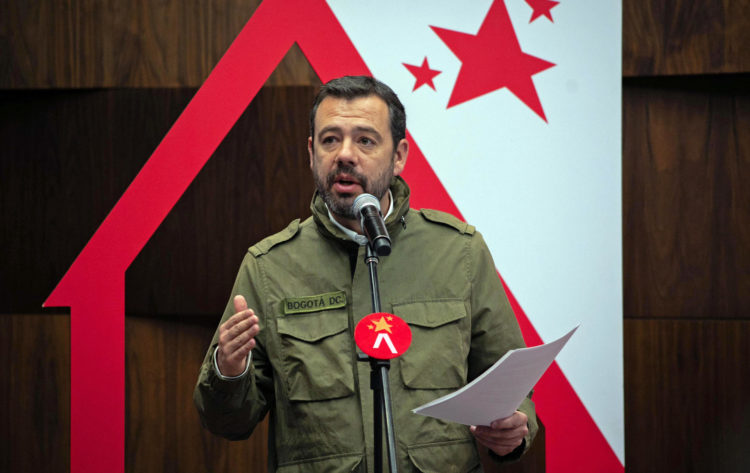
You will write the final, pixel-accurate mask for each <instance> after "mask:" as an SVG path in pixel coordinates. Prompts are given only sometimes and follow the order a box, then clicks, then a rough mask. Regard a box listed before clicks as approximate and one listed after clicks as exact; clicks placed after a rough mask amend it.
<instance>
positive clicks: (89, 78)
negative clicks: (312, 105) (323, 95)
mask: <svg viewBox="0 0 750 473" xmlns="http://www.w3.org/2000/svg"><path fill="white" fill-rule="evenodd" d="M259 4H260V0H139V1H121V0H63V1H52V0H24V1H7V2H0V53H2V54H0V88H5V89H17V88H69V87H72V88H89V87H199V86H200V85H201V84H202V83H203V81H204V80H205V79H206V77H208V74H209V73H210V72H211V70H212V69H213V68H214V66H215V65H216V64H217V63H218V61H219V59H221V57H222V56H223V55H224V53H225V52H226V50H227V48H228V47H229V45H230V44H231V43H232V41H234V38H235V37H236V36H237V34H238V33H239V32H240V31H241V30H242V27H243V26H244V25H245V23H246V22H247V21H248V19H250V17H251V16H252V14H253V12H254V11H255V9H256V8H257V6H258V5H259ZM316 80H317V77H316V76H315V75H314V73H312V71H311V69H310V67H309V65H307V61H306V60H305V58H304V56H303V55H302V53H301V51H300V50H299V48H298V47H296V45H295V47H293V48H292V50H290V52H289V53H288V54H287V56H286V57H285V58H284V60H283V61H282V63H281V64H280V66H279V67H278V68H277V70H276V71H274V73H273V74H272V76H271V77H270V78H269V82H268V84H269V85H311V84H314V83H315V81H316Z"/></svg>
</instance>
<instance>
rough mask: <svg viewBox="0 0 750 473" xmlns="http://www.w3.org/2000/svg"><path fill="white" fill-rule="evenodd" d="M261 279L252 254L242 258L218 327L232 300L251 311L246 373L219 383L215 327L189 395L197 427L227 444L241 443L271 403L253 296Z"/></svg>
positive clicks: (261, 316) (268, 373)
mask: <svg viewBox="0 0 750 473" xmlns="http://www.w3.org/2000/svg"><path fill="white" fill-rule="evenodd" d="M260 284H261V275H260V271H259V269H258V267H257V262H256V261H255V258H254V257H253V255H252V254H250V253H248V254H246V255H245V259H244V260H243V262H242V266H241V268H240V271H239V273H238V274H237V279H236V280H235V283H234V287H233V289H232V294H231V296H230V298H229V302H228V303H227V306H226V309H225V310H224V315H223V316H222V318H221V322H219V325H221V324H222V323H224V321H225V320H227V319H228V318H229V317H231V316H232V314H233V313H234V305H233V303H232V299H233V298H234V296H235V295H237V294H240V295H243V296H244V297H245V299H246V300H247V304H248V307H249V308H251V309H253V310H254V311H255V314H256V315H257V316H258V319H259V323H260V329H261V331H260V333H259V334H258V335H257V336H256V338H255V341H256V346H255V348H253V351H252V353H251V356H252V362H251V365H250V369H249V370H248V372H247V373H245V374H244V375H243V376H241V377H239V378H234V379H222V378H221V377H220V376H219V375H218V373H217V372H216V369H215V366H214V361H213V355H214V350H215V349H216V346H217V345H218V334H219V330H218V327H217V329H216V333H215V334H214V337H213V340H212V341H211V346H210V347H209V348H208V351H207V353H206V356H205V358H204V360H203V364H202V365H201V369H200V373H199V376H198V382H197V384H196V386H195V390H194V391H193V401H194V403H195V406H196V408H197V409H198V414H199V415H200V420H201V424H202V425H203V426H204V427H205V428H207V429H208V430H209V431H211V432H213V433H214V434H216V435H220V436H222V437H226V438H228V439H230V440H240V439H245V438H248V437H249V436H250V434H252V432H253V429H255V426H256V425H257V424H258V423H259V422H260V421H261V420H263V417H265V415H266V413H267V412H268V410H269V408H270V406H271V404H272V403H273V378H272V370H271V366H270V364H269V363H268V357H267V354H266V350H265V343H264V337H263V327H264V325H265V321H266V318H265V317H264V314H263V311H264V307H263V304H262V300H263V299H261V298H260V297H259V294H258V292H257V287H258V286H259V285H260Z"/></svg>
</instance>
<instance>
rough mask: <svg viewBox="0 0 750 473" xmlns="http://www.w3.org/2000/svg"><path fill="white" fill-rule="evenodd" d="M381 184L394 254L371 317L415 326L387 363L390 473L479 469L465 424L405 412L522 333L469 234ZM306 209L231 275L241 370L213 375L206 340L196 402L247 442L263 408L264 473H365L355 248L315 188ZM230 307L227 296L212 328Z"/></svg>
mask: <svg viewBox="0 0 750 473" xmlns="http://www.w3.org/2000/svg"><path fill="white" fill-rule="evenodd" d="M391 190H392V192H393V197H394V207H393V211H392V213H391V215H390V216H389V218H388V219H387V221H386V226H387V228H388V231H389V233H390V235H391V238H392V240H393V251H392V253H391V255H390V256H386V257H382V258H381V259H380V263H379V265H378V273H379V279H380V294H381V301H382V309H383V310H384V311H387V312H391V313H394V314H396V315H398V316H399V317H401V318H403V319H404V320H406V321H407V322H408V323H409V325H410V327H411V329H412V344H411V347H410V349H409V351H408V352H407V353H405V354H404V355H403V356H401V357H400V358H396V359H394V360H393V362H392V365H391V369H390V383H391V395H392V405H393V411H394V424H395V431H396V436H397V451H398V452H397V456H398V465H399V471H400V472H401V473H407V472H414V471H422V472H441V473H445V472H470V471H481V466H480V465H479V457H478V454H477V450H476V447H475V443H474V439H473V436H472V435H471V433H470V432H469V429H468V427H466V426H464V425H459V424H455V423H449V422H444V421H441V420H438V419H434V418H431V417H425V416H420V415H417V414H414V413H412V412H411V410H412V409H414V408H415V407H418V406H420V405H422V404H424V403H426V402H429V401H432V400H434V399H436V398H438V397H440V396H443V395H445V394H448V393H450V392H452V391H454V390H456V389H457V388H460V387H461V386H463V385H465V384H466V383H467V382H468V381H471V380H472V379H474V378H475V377H477V376H478V375H479V374H481V373H482V372H483V371H484V370H486V369H487V368H488V367H490V366H491V365H492V364H493V363H494V362H495V361H497V360H498V359H499V358H500V357H501V356H502V355H503V354H505V352H506V351H507V350H509V349H512V348H518V347H521V346H524V344H523V339H522V337H521V333H520V331H519V328H518V324H517V322H516V319H515V317H514V315H513V312H512V310H511V308H510V305H509V304H508V300H507V297H506V295H505V293H504V292H503V288H502V285H501V283H500V280H499V278H498V276H497V273H496V270H495V265H494V263H493V261H492V257H491V256H490V254H489V251H488V249H487V247H486V245H485V243H484V241H483V239H482V237H481V235H480V234H479V233H478V232H476V231H475V230H474V227H472V226H470V225H467V224H465V223H463V222H461V221H459V220H457V219H455V218H454V217H452V216H449V215H447V214H444V213H442V212H437V211H432V210H421V211H416V210H412V209H409V188H408V186H407V185H406V183H405V182H404V181H403V180H402V179H401V178H396V179H394V181H393V183H392V186H391ZM311 208H312V212H313V216H312V217H311V218H308V219H307V220H305V221H303V222H301V223H300V221H299V220H296V221H294V222H292V223H291V224H290V225H289V226H288V227H287V228H286V229H285V230H283V231H281V232H280V233H278V234H276V235H273V236H271V237H268V238H266V239H264V240H263V241H261V242H260V243H258V244H257V245H255V246H253V247H251V248H250V249H249V251H248V253H247V254H246V256H245V258H244V261H243V262H242V266H241V268H240V271H239V274H238V275H237V280H236V282H235V285H234V289H233V290H232V296H234V295H236V294H242V295H244V296H245V298H246V299H247V302H248V307H251V308H253V309H254V310H255V312H256V314H257V315H258V317H259V319H260V327H261V332H260V333H259V334H258V336H257V337H256V341H257V346H256V348H255V349H253V351H252V364H251V367H250V370H249V372H248V373H247V374H246V375H244V376H242V377H240V378H239V379H234V380H227V379H222V378H220V377H219V376H218V375H217V373H216V370H215V369H214V363H213V353H214V349H215V347H216V344H217V338H216V336H215V337H214V340H213V342H212V344H211V347H210V348H209V350H208V352H207V354H206V358H205V361H204V363H203V365H202V367H201V371H200V376H199V379H198V384H197V386H196V388H195V393H194V400H195V404H196V406H197V408H198V411H199V413H200V417H201V421H202V423H203V425H204V426H205V427H206V428H208V429H209V430H210V431H212V432H214V433H216V434H218V435H221V436H224V437H227V438H229V439H244V438H247V437H248V436H249V435H250V434H251V433H252V431H253V429H254V427H255V426H256V425H257V424H258V423H259V422H260V421H261V420H262V419H263V417H264V416H265V415H266V413H268V412H270V421H269V426H270V427H269V429H270V431H269V471H272V472H282V473H296V472H300V473H301V472H331V473H338V472H350V471H354V472H370V473H372V471H373V426H372V415H373V414H372V397H373V396H372V391H371V389H370V380H369V378H370V366H369V364H368V363H362V362H358V361H357V348H356V346H355V343H354V337H353V333H354V327H355V326H356V324H357V322H358V321H359V320H360V319H361V318H362V317H364V316H365V315H367V314H369V313H371V312H372V310H371V309H372V305H371V304H372V302H371V296H370V282H369V274H368V269H367V266H366V264H365V263H364V251H365V247H360V246H358V245H357V244H356V243H354V242H353V241H351V240H350V239H348V238H347V237H346V236H345V235H344V234H343V232H341V230H340V229H339V228H337V227H336V226H335V225H334V224H333V223H332V222H331V221H330V219H329V217H328V212H327V209H326V207H325V204H324V203H323V201H322V199H321V198H320V197H319V196H318V195H317V194H316V195H315V196H314V197H313V202H312V204H311ZM233 312H234V309H233V305H232V301H231V298H230V301H229V303H228V304H227V307H226V310H225V311H224V316H223V317H222V321H224V320H226V319H227V318H228V317H230V316H231V315H232V313H233ZM217 332H218V331H217ZM520 410H521V411H523V412H524V413H526V414H527V415H528V417H529V430H530V432H529V435H528V436H527V438H526V439H525V442H524V446H525V448H528V446H529V445H530V444H531V440H532V438H533V436H534V434H535V433H536V430H537V423H536V416H535V413H534V405H533V403H532V402H531V400H530V399H526V400H525V401H524V403H523V404H522V405H521V407H520ZM514 453H516V454H518V453H520V452H518V451H517V452H514ZM515 456H517V455H515ZM384 465H386V467H387V461H384Z"/></svg>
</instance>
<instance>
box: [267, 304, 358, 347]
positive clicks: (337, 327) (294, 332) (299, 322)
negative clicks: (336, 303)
mask: <svg viewBox="0 0 750 473" xmlns="http://www.w3.org/2000/svg"><path fill="white" fill-rule="evenodd" d="M276 326H277V330H278V331H279V334H281V335H287V336H289V337H293V338H296V339H298V340H302V341H305V342H310V343H313V342H317V341H318V340H321V339H323V338H326V337H330V336H331V335H336V334H337V333H341V332H343V331H344V330H346V329H347V328H349V318H348V316H347V312H346V310H335V311H332V310H327V311H324V312H319V313H314V314H293V315H287V316H285V317H279V318H277V319H276Z"/></svg>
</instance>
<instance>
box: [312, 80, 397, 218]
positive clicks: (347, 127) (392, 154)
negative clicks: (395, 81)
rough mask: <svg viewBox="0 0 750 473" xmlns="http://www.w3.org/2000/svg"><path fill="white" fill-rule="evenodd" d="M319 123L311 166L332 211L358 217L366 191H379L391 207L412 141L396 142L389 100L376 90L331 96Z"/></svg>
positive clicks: (383, 203) (321, 109)
mask: <svg viewBox="0 0 750 473" xmlns="http://www.w3.org/2000/svg"><path fill="white" fill-rule="evenodd" d="M314 123H315V128H314V131H313V132H314V134H315V139H314V140H313V137H310V138H308V141H307V149H308V152H309V154H310V169H312V173H313V179H314V180H315V185H316V186H317V188H318V191H319V192H320V194H321V195H322V196H323V200H324V201H325V203H326V204H327V205H328V208H329V209H330V210H331V212H332V213H333V214H335V215H338V216H340V217H343V218H345V219H354V215H353V214H352V212H351V207H352V203H353V202H354V199H355V198H356V197H357V196H358V195H360V194H363V193H368V194H372V195H374V196H375V197H377V198H378V199H379V200H380V205H381V208H383V209H386V208H387V207H386V205H388V204H389V202H388V195H387V194H388V187H389V185H390V182H391V178H392V177H393V176H397V175H399V174H401V171H402V170H403V169H404V165H405V164H406V155H407V153H408V143H407V142H406V140H401V141H400V142H399V143H398V145H397V146H396V147H395V148H394V146H393V138H392V136H391V129H390V122H389V117H388V105H386V103H385V101H383V100H382V99H381V98H380V97H378V96H376V95H371V96H368V97H361V98H355V99H352V100H346V99H339V98H335V97H326V98H325V99H323V101H322V102H320V104H319V106H318V110H317V112H316V114H315V122H314ZM384 212H385V210H384Z"/></svg>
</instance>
